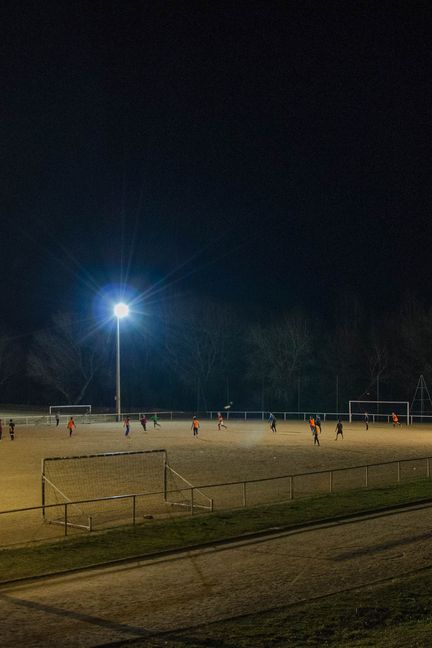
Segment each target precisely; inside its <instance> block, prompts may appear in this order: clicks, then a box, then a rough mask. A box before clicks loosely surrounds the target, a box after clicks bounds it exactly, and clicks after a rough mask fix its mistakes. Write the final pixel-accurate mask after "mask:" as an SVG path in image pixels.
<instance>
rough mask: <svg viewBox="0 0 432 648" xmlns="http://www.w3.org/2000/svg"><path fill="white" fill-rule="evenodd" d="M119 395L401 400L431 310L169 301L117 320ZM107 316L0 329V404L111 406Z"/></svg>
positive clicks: (150, 399) (318, 404) (426, 370)
mask: <svg viewBox="0 0 432 648" xmlns="http://www.w3.org/2000/svg"><path fill="white" fill-rule="evenodd" d="M121 327H122V334H121V351H122V364H121V375H122V404H123V407H124V408H125V409H126V408H129V409H132V408H136V409H148V410H150V409H155V408H158V409H162V408H164V409H177V410H198V411H202V410H207V409H218V408H221V407H223V406H224V405H225V404H228V403H229V402H233V408H234V409H255V410H279V411H280V410H285V411H307V410H309V409H312V410H320V411H332V412H336V411H340V412H343V411H346V410H347V401H348V400H349V399H361V400H368V399H370V400H374V399H381V400H408V401H410V402H411V400H412V398H413V394H414V391H415V387H416V384H417V381H418V377H419V375H420V374H423V375H424V376H425V378H426V381H430V380H431V379H432V308H429V307H427V306H425V305H424V304H421V303H420V302H419V301H417V300H416V299H414V298H409V299H406V300H405V301H404V303H403V304H402V305H401V307H400V309H399V310H398V312H391V313H389V314H382V315H380V316H379V317H374V316H372V315H371V313H370V312H368V310H367V308H366V307H365V306H364V305H362V303H361V302H360V301H359V300H358V299H354V298H352V297H347V298H346V299H345V300H341V302H340V303H339V305H338V307H337V308H336V309H335V310H334V313H333V314H331V315H326V316H319V315H316V314H315V313H311V312H310V311H305V310H303V309H301V308H291V309H289V308H288V309H285V310H283V309H280V311H279V312H277V311H272V312H269V313H265V314H262V313H260V312H255V313H254V312H252V313H251V312H247V313H246V312H245V311H244V310H243V309H242V308H241V307H239V306H235V305H226V304H224V303H220V302H216V301H213V300H210V299H207V298H204V299H203V298H200V299H197V298H192V297H191V298H182V299H171V300H169V301H168V303H166V304H164V305H162V306H161V305H159V306H158V307H153V308H152V310H151V311H149V312H147V314H146V315H145V316H141V315H138V314H136V315H134V314H132V316H131V317H130V318H128V320H122V321H121ZM115 352H116V337H115V322H114V321H111V322H109V323H105V324H104V325H101V324H100V323H97V322H95V321H94V320H92V318H91V317H89V318H81V319H80V318H77V316H76V314H72V313H67V312H61V313H54V314H53V316H52V318H51V320H50V322H49V324H48V326H47V327H46V328H44V329H43V330H40V331H37V332H35V333H34V334H32V335H31V336H30V337H26V338H24V337H23V338H14V337H13V336H12V335H11V332H10V331H7V329H6V328H2V330H1V331H0V387H1V393H2V398H1V400H2V402H3V403H5V402H9V403H22V404H32V405H48V404H59V405H60V404H80V403H91V404H92V405H94V406H99V407H101V408H105V409H112V408H114V395H115Z"/></svg>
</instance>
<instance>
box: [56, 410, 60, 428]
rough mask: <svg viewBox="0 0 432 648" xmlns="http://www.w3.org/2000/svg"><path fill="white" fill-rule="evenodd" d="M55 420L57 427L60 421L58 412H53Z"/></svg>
mask: <svg viewBox="0 0 432 648" xmlns="http://www.w3.org/2000/svg"><path fill="white" fill-rule="evenodd" d="M55 422H56V427H58V426H59V423H60V416H59V413H58V412H56V413H55Z"/></svg>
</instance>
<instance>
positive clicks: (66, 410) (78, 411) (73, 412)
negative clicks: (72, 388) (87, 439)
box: [49, 405, 92, 423]
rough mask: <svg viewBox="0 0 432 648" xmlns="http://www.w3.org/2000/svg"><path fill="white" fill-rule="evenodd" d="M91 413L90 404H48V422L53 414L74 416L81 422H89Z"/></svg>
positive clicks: (51, 419)
mask: <svg viewBox="0 0 432 648" xmlns="http://www.w3.org/2000/svg"><path fill="white" fill-rule="evenodd" d="M91 413H92V406H91V405H50V406H49V417H50V418H49V422H50V423H52V421H53V417H55V416H57V415H58V416H59V417H61V416H63V417H66V416H75V417H77V418H78V419H79V420H80V421H81V423H89V422H90V415H91Z"/></svg>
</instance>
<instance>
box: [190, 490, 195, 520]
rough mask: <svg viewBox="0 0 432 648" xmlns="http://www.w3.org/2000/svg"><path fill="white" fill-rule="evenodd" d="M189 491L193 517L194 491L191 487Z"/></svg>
mask: <svg viewBox="0 0 432 648" xmlns="http://www.w3.org/2000/svg"><path fill="white" fill-rule="evenodd" d="M190 490H191V515H193V514H194V489H193V487H192V488H191V489H190Z"/></svg>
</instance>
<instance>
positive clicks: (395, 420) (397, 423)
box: [392, 412, 400, 427]
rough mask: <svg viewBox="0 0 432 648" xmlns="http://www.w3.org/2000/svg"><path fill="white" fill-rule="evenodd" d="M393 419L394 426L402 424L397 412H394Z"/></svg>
mask: <svg viewBox="0 0 432 648" xmlns="http://www.w3.org/2000/svg"><path fill="white" fill-rule="evenodd" d="M392 421H393V427H396V425H400V423H399V417H398V415H397V414H396V413H395V412H392Z"/></svg>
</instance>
